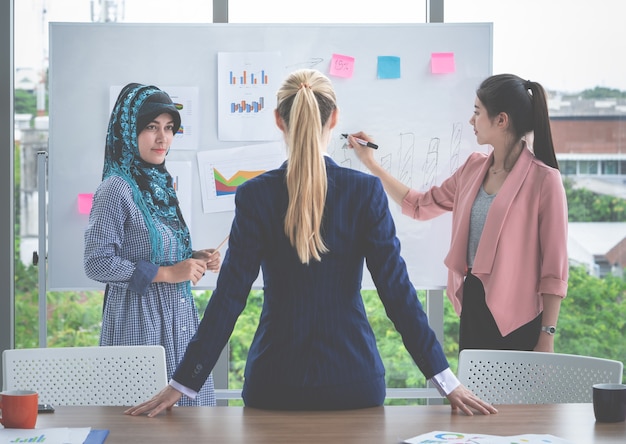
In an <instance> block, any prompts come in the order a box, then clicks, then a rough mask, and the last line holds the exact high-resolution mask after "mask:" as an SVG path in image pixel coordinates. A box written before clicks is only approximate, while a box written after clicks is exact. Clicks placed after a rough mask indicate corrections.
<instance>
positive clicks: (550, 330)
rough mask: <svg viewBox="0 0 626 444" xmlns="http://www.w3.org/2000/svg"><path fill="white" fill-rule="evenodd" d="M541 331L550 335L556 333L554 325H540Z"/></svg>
mask: <svg viewBox="0 0 626 444" xmlns="http://www.w3.org/2000/svg"><path fill="white" fill-rule="evenodd" d="M541 331H545V332H546V333H548V334H549V335H550V336H552V335H553V334H555V333H556V327H555V326H554V325H544V326H542V327H541Z"/></svg>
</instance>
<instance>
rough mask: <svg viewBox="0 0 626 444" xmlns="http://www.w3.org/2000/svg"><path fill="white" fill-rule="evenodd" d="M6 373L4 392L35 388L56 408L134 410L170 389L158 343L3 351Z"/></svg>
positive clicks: (162, 353) (161, 351)
mask: <svg viewBox="0 0 626 444" xmlns="http://www.w3.org/2000/svg"><path fill="white" fill-rule="evenodd" d="M2 375H3V378H2V379H3V381H2V386H3V390H13V389H24V390H36V391H37V392H38V393H39V402H40V403H48V404H52V405H115V406H131V405H136V404H138V403H140V402H143V401H145V400H147V399H150V397H152V396H153V395H154V394H155V393H156V392H158V391H159V390H161V389H162V388H163V387H165V386H166V385H167V373H166V367H165V350H164V348H163V347H162V346H160V345H149V346H107V347H62V348H54V347H51V348H29V349H18V350H5V351H4V352H2Z"/></svg>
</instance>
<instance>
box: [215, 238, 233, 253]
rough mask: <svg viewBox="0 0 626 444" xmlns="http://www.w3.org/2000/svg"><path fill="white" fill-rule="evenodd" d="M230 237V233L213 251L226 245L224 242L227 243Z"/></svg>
mask: <svg viewBox="0 0 626 444" xmlns="http://www.w3.org/2000/svg"><path fill="white" fill-rule="evenodd" d="M229 237H230V234H229V235H228V236H226V238H225V239H224V240H223V241H222V242H220V244H219V245H218V246H217V247H216V248H215V250H214V251H213V253H215V252H216V251H218V250H219V249H220V248H222V247H223V246H224V244H225V243H226V241H227V240H228V238H229Z"/></svg>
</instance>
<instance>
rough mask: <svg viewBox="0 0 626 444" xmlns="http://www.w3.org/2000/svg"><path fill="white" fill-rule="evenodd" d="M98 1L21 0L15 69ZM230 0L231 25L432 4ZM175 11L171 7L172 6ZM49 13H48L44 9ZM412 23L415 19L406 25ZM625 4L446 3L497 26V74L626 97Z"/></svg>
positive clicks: (556, 0)
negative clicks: (53, 28)
mask: <svg viewBox="0 0 626 444" xmlns="http://www.w3.org/2000/svg"><path fill="white" fill-rule="evenodd" d="M92 2H93V3H96V4H98V0H14V16H15V25H14V35H15V40H14V43H15V51H14V55H15V57H14V58H15V67H16V68H36V69H39V70H41V67H42V66H47V61H46V57H47V49H46V48H47V23H48V22H53V21H57V22H89V21H91V4H92ZM372 3H373V1H369V2H364V1H363V0H317V1H316V2H315V3H314V5H315V6H314V7H310V5H312V4H310V3H308V5H309V7H306V8H302V3H301V2H298V1H294V0H229V21H230V22H232V23H305V22H308V23H373V22H379V23H406V22H412V23H424V22H425V17H426V15H427V14H426V1H425V0H424V1H418V0H382V1H381V2H380V5H373V4H372ZM173 4H174V5H175V7H172V5H173ZM212 9H213V6H212V1H211V0H175V1H172V0H150V1H149V2H147V1H146V0H125V11H124V21H125V22H133V23H146V22H154V23H165V22H171V23H210V22H211V21H212ZM44 10H45V11H46V12H45V14H43V13H42V11H44ZM407 17H410V19H407ZM625 17H626V1H624V0H444V21H445V22H450V23H458V22H491V23H493V72H494V74H495V73H502V72H511V73H514V74H518V75H520V76H521V77H524V78H527V79H530V80H534V81H538V82H540V83H541V84H543V85H544V87H546V88H547V89H551V90H557V91H561V92H578V91H582V90H584V89H589V88H594V87H596V86H602V87H606V88H615V89H620V90H622V91H626V23H625V22H624V21H625Z"/></svg>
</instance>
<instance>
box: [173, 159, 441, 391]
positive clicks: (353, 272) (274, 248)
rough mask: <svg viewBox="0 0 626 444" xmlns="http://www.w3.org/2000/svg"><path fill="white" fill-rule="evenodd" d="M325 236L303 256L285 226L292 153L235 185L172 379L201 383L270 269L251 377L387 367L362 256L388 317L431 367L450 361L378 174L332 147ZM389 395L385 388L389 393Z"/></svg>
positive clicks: (328, 377) (374, 373)
mask: <svg viewBox="0 0 626 444" xmlns="http://www.w3.org/2000/svg"><path fill="white" fill-rule="evenodd" d="M325 159H326V169H327V176H328V193H327V198H326V206H325V209H324V221H323V230H322V237H323V239H324V241H325V243H326V246H327V247H328V248H329V250H330V252H329V253H327V254H325V255H323V256H322V260H321V262H316V261H312V262H311V263H310V264H309V265H303V264H302V263H301V262H300V261H299V259H298V256H297V254H296V252H295V249H294V248H293V247H292V246H291V245H290V243H289V240H288V238H287V237H286V235H285V233H284V228H283V227H284V225H283V220H284V216H285V213H286V209H287V203H288V195H287V188H286V185H285V173H286V164H283V165H282V166H281V167H280V168H279V169H277V170H273V171H269V172H266V173H264V174H262V175H260V176H257V177H256V178H254V179H251V180H249V181H247V182H245V183H244V184H243V185H241V186H239V187H238V189H237V193H236V196H235V205H236V210H235V217H234V220H233V224H232V228H231V233H230V239H229V247H228V250H227V251H226V254H225V256H224V260H223V263H222V267H221V271H220V274H219V276H218V279H217V284H216V288H215V291H214V292H213V295H212V296H211V298H210V300H209V304H208V306H207V308H206V311H205V313H204V317H203V319H202V321H201V323H200V326H199V328H198V331H197V332H196V335H195V336H194V338H193V339H192V340H191V342H190V343H189V346H188V348H187V352H186V354H185V357H184V359H183V360H182V362H181V363H180V364H179V366H178V368H177V370H176V372H175V373H174V376H173V379H174V380H175V381H177V382H178V383H180V384H182V385H183V386H186V387H189V388H191V389H193V390H196V391H197V390H199V389H200V387H202V384H203V383H204V381H205V379H206V378H207V377H208V375H209V373H210V371H211V370H212V369H213V366H214V365H215V363H216V361H217V359H218V357H219V355H220V352H221V351H222V349H223V348H224V346H225V345H226V343H227V341H228V339H229V337H230V335H231V333H232V330H233V328H234V326H235V323H236V321H237V318H238V316H239V315H240V314H241V312H242V311H243V309H244V308H245V305H246V301H247V297H248V294H249V292H250V289H251V286H252V284H253V282H254V281H255V279H256V278H257V276H258V273H259V269H261V270H262V272H263V283H264V302H263V309H262V312H261V317H260V321H259V326H258V329H257V331H256V334H255V336H254V339H253V342H252V345H251V347H250V351H249V354H248V359H247V362H246V370H245V378H246V381H245V384H246V387H244V399H246V398H245V392H246V390H247V389H252V388H254V387H272V388H273V389H276V388H284V389H285V390H296V389H298V388H310V389H315V388H324V389H330V390H333V389H334V388H338V387H341V386H343V385H346V384H354V383H357V384H363V385H364V386H367V385H368V384H369V383H370V382H371V381H380V380H381V378H383V388H384V367H383V363H382V360H381V358H380V355H379V353H378V350H377V347H376V341H375V337H374V334H373V331H372V329H371V326H370V324H369V322H368V319H367V316H366V313H365V309H364V306H363V300H362V298H361V294H360V290H361V279H362V273H363V268H364V267H363V263H364V260H365V262H366V264H367V268H368V270H369V272H370V273H371V275H372V279H373V282H374V283H375V285H376V288H377V290H378V294H379V296H380V298H381V300H382V303H383V304H384V307H385V310H386V312H387V315H388V316H389V318H390V319H391V320H392V321H393V323H394V325H395V328H396V329H397V330H398V331H399V332H400V334H401V335H402V339H403V342H404V344H405V346H406V348H407V350H408V351H409V353H410V354H411V356H412V358H413V359H414V361H415V362H416V364H417V365H418V367H419V368H420V370H421V371H422V372H423V373H424V375H425V376H426V377H427V378H431V377H432V376H434V375H435V374H437V373H439V372H441V371H443V370H445V369H446V368H447V367H448V362H447V360H446V357H445V355H444V353H443V350H442V348H441V346H440V344H439V343H438V341H437V339H436V338H435V334H434V332H433V331H432V330H431V329H430V327H429V325H428V319H427V317H426V314H425V313H424V311H423V309H422V306H421V304H420V302H419V300H418V298H417V292H416V290H415V288H414V287H413V285H412V283H411V282H410V280H409V276H408V274H407V269H406V265H405V262H404V260H403V259H402V257H401V256H400V242H399V241H398V238H397V237H396V231H395V225H394V222H393V219H392V216H391V213H390V211H389V206H388V200H387V196H386V194H385V192H384V190H383V187H382V184H381V182H380V180H379V179H378V178H377V177H375V176H372V175H369V174H365V173H362V172H359V171H355V170H352V169H348V168H342V167H339V166H338V165H337V164H336V163H335V162H334V161H333V160H332V159H331V158H329V157H327V156H325ZM383 396H384V395H383Z"/></svg>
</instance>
